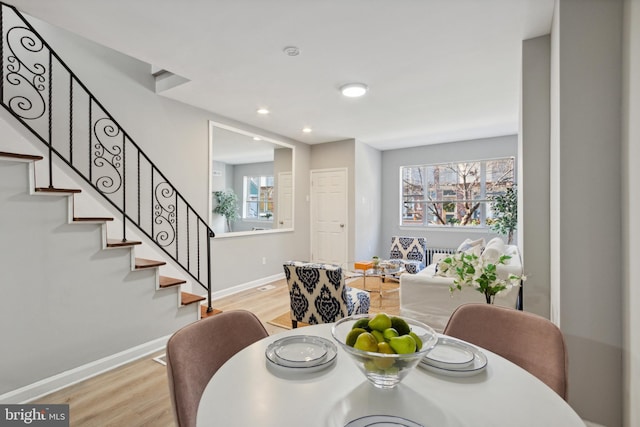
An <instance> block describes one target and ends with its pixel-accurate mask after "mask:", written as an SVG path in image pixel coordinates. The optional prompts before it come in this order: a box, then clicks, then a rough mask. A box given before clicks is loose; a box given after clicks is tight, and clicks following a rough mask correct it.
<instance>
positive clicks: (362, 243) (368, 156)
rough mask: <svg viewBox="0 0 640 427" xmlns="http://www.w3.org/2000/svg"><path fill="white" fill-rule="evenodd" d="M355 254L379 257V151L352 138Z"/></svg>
mask: <svg viewBox="0 0 640 427" xmlns="http://www.w3.org/2000/svg"><path fill="white" fill-rule="evenodd" d="M355 149H356V154H355V161H356V167H355V197H354V204H355V230H356V231H355V250H354V252H355V256H354V260H367V259H371V257H372V256H374V255H378V256H381V255H380V254H382V253H383V252H381V249H380V248H379V246H378V245H379V242H380V225H381V223H380V217H381V208H382V199H381V197H380V196H381V191H380V189H381V186H382V153H381V152H380V151H378V150H376V149H375V148H372V147H369V146H368V145H366V144H363V143H361V142H358V141H356V144H355Z"/></svg>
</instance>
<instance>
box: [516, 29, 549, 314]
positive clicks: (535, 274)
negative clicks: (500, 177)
mask: <svg viewBox="0 0 640 427" xmlns="http://www.w3.org/2000/svg"><path fill="white" fill-rule="evenodd" d="M550 49H551V45H550V37H549V36H543V37H537V38H535V39H530V40H525V41H524V42H523V43H522V88H521V97H520V135H519V138H518V152H519V153H518V163H519V168H518V172H519V177H518V206H519V215H518V230H520V231H519V237H520V239H519V241H518V242H519V245H520V250H521V254H522V259H523V267H524V271H525V272H526V274H527V281H526V283H525V285H524V287H523V294H524V295H523V302H524V304H525V307H526V310H527V311H530V312H532V313H536V314H539V315H540V316H543V317H546V318H549V314H550V313H549V280H550V279H549V278H550V271H549V251H550V243H549V235H550V224H549V212H550V207H549V197H550V194H549V186H550V183H549V182H550V178H549V155H550V154H549V132H550V128H549V114H550V113H549V102H550V98H549V95H550V79H551V68H550V67H551V65H550Z"/></svg>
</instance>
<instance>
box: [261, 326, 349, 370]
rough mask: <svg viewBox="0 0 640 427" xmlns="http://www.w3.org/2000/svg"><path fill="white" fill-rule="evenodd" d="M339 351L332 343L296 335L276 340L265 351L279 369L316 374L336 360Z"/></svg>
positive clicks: (323, 339) (318, 338) (310, 336)
mask: <svg viewBox="0 0 640 427" xmlns="http://www.w3.org/2000/svg"><path fill="white" fill-rule="evenodd" d="M337 354H338V349H337V347H336V345H335V344H334V343H332V342H331V341H329V340H327V339H325V338H322V337H316V336H312V335H296V336H293V337H286V338H281V339H279V340H276V341H274V342H272V343H271V344H269V346H268V347H267V350H266V351H265V356H266V357H267V360H268V361H269V362H270V363H271V364H272V365H273V366H276V367H278V368H284V369H298V370H300V371H304V372H315V371H319V370H321V369H324V368H326V367H328V366H330V365H331V364H333V363H334V362H335V360H336V355H337Z"/></svg>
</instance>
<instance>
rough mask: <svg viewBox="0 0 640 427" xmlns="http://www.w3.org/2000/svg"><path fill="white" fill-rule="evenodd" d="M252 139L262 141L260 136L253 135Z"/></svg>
mask: <svg viewBox="0 0 640 427" xmlns="http://www.w3.org/2000/svg"><path fill="white" fill-rule="evenodd" d="M253 140H254V141H262V138H260V137H259V136H254V137H253Z"/></svg>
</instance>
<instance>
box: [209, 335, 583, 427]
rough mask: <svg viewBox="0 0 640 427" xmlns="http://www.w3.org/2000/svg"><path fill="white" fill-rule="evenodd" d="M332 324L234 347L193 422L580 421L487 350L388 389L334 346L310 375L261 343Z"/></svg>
mask: <svg viewBox="0 0 640 427" xmlns="http://www.w3.org/2000/svg"><path fill="white" fill-rule="evenodd" d="M331 326H332V325H331V324H324V325H315V326H306V327H302V328H298V329H294V330H291V331H286V332H282V333H278V334H275V335H271V336H269V337H267V338H264V339H262V340H260V341H258V342H256V343H254V344H252V345H251V346H249V347H247V348H245V349H244V350H242V351H240V352H239V353H237V354H236V355H235V356H233V357H232V358H231V359H229V360H228V361H227V363H225V364H224V365H223V366H222V367H221V368H220V369H219V370H218V372H216V373H215V375H214V376H213V377H212V378H211V381H209V384H208V385H207V387H206V389H205V391H204V393H203V395H202V399H201V401H200V405H199V409H198V420H197V425H198V426H201V427H205V426H225V427H235V426H237V427H252V426H256V427H257V426H260V427H314V426H318V427H320V426H322V427H334V426H336V427H344V426H345V425H346V424H347V423H348V422H350V421H352V420H354V419H357V418H360V417H363V416H366V415H395V416H400V417H403V418H406V419H409V420H411V421H414V422H415V423H418V424H421V425H423V426H425V427H427V426H434V427H436V426H437V427H448V426H474V427H476V426H478V427H481V426H486V427H501V426H504V427H514V426H518V427H522V426H544V427H552V426H563V427H571V426H584V425H585V424H584V422H583V421H582V420H581V419H580V417H579V416H578V415H577V414H576V413H575V411H574V410H573V409H572V408H571V406H569V405H568V404H567V403H566V402H565V401H564V400H563V399H562V398H561V397H560V396H558V395H557V394H556V393H555V392H554V391H553V390H551V389H550V388H549V387H547V386H546V385H545V384H544V383H542V382H541V381H540V380H538V379H537V378H536V377H534V376H533V375H531V374H529V373H528V372H527V371H525V370H524V369H522V368H520V367H518V366H517V365H515V364H513V363H511V362H509V361H508V360H506V359H504V358H502V357H500V356H498V355H496V354H494V353H491V352H490V351H487V350H482V351H483V352H484V353H485V354H486V356H487V359H488V363H487V366H486V368H485V369H484V371H483V372H481V373H479V374H476V375H474V376H469V377H450V376H444V375H441V374H437V373H432V372H430V371H427V370H425V369H423V368H422V367H420V366H418V367H416V368H415V370H414V371H412V372H411V373H410V374H409V375H408V376H407V377H406V378H405V379H404V380H403V381H402V382H401V383H400V384H399V385H398V386H397V387H396V388H394V389H390V390H382V389H378V388H376V387H374V386H373V385H372V384H370V383H369V382H368V381H367V380H366V378H365V376H364V375H363V374H362V372H360V371H359V370H358V369H357V368H356V365H355V363H354V362H353V361H352V360H351V358H350V356H349V355H348V354H347V353H345V352H344V351H343V350H342V349H341V348H340V347H339V346H338V355H337V360H336V363H335V364H333V365H332V366H330V367H328V368H326V369H324V370H321V371H318V372H313V373H301V372H299V371H300V369H290V370H289V369H286V368H282V367H280V368H273V367H272V365H271V363H270V362H269V361H268V360H267V359H266V357H265V350H266V348H267V346H268V345H269V344H270V343H272V342H273V341H275V340H277V339H279V338H283V337H285V336H290V335H313V336H320V337H324V338H327V339H329V340H332V341H333V338H332V337H331ZM290 371H293V372H290ZM374 425H375V424H374Z"/></svg>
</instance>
